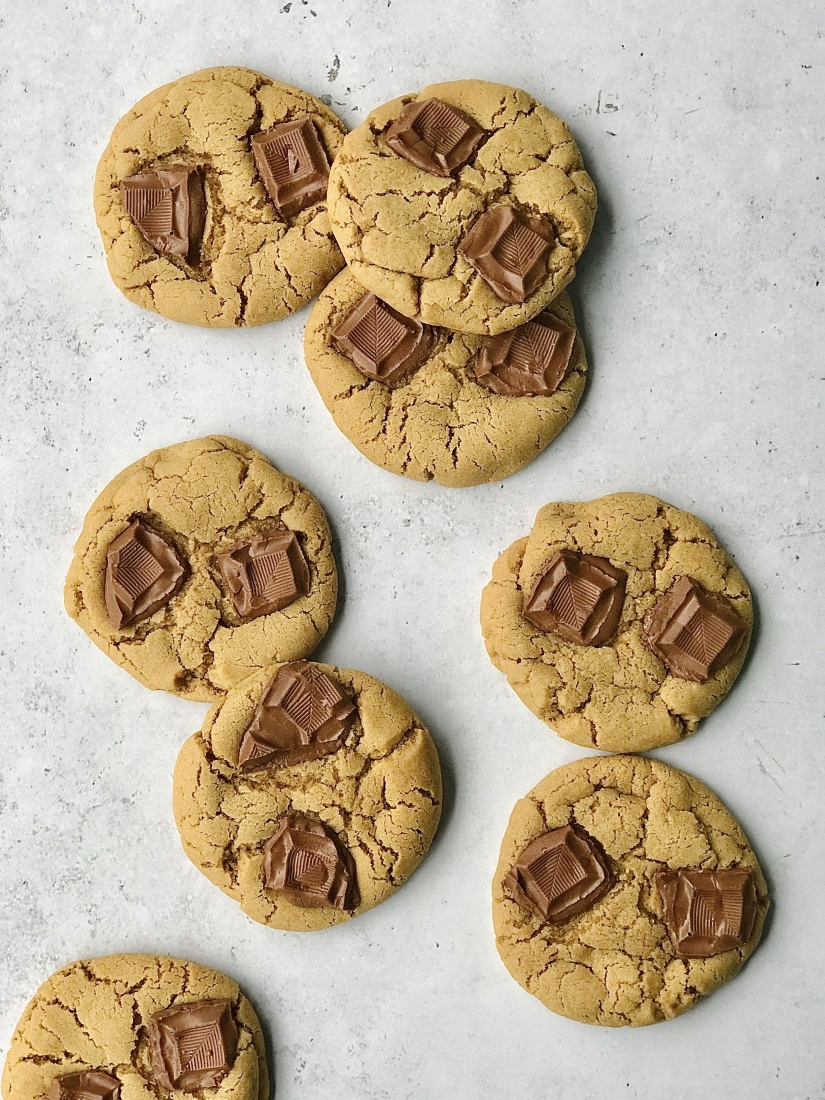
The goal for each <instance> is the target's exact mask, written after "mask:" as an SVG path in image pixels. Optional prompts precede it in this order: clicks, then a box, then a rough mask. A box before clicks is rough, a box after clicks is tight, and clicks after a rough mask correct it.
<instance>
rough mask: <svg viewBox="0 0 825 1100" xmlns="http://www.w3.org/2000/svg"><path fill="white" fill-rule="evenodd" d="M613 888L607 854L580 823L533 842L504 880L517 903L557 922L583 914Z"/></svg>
mask: <svg viewBox="0 0 825 1100" xmlns="http://www.w3.org/2000/svg"><path fill="white" fill-rule="evenodd" d="M612 885H613V875H612V873H611V870H610V866H609V864H608V862H607V859H606V857H605V855H604V853H603V852H602V851H601V849H600V847H599V845H598V844H597V843H596V841H595V840H594V839H593V838H592V837H591V836H589V835H588V834H587V833H586V832H585V831H584V830H583V829H580V828H578V826H575V825H564V826H562V828H560V829H552V830H551V831H550V832H549V833H543V834H542V835H541V836H539V837H536V839H535V840H532V841H530V843H529V844H528V845H527V847H526V848H525V849H524V851H523V852H522V853H521V855H520V856H519V857H518V859H517V860H516V862H515V864H514V865H513V867H512V868H511V870H510V871H509V872H508V874H507V876H506V878H505V879H504V887H505V889H506V890H507V891H508V892H509V894H510V896H511V897H512V898H513V900H514V901H517V902H518V904H519V905H520V906H521V907H522V908H523V909H527V910H528V912H530V913H532V914H533V915H534V916H537V917H539V918H540V919H541V920H545V921H550V923H551V924H561V923H562V922H563V921H566V920H569V919H570V918H571V917H575V916H578V914H579V913H583V912H584V910H585V909H589V908H590V907H591V906H592V905H595V904H596V902H597V901H598V900H599V898H601V897H604V895H605V894H606V893H607V891H608V890H609V889H610V887H611V886H612Z"/></svg>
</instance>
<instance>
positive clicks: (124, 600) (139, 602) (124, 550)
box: [103, 519, 189, 630]
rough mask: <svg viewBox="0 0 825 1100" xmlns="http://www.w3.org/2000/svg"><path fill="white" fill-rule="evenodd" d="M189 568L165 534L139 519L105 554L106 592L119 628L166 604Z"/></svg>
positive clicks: (131, 623) (114, 621) (107, 604)
mask: <svg viewBox="0 0 825 1100" xmlns="http://www.w3.org/2000/svg"><path fill="white" fill-rule="evenodd" d="M188 572H189V568H188V566H187V565H186V563H185V562H184V561H181V558H180V556H179V554H178V552H177V550H176V549H175V547H174V546H173V545H172V544H171V543H170V542H167V541H166V539H165V538H164V537H163V535H161V534H158V532H157V531H153V530H152V528H151V527H147V525H146V524H145V523H144V522H143V520H140V519H136V520H135V521H134V522H133V523H131V524H130V525H129V526H128V527H127V528H126V530H125V531H124V532H123V534H121V535H118V537H117V538H116V539H115V540H114V542H113V543H112V545H111V546H110V547H109V550H108V553H107V554H106V574H105V577H104V582H103V595H104V599H105V601H106V611H107V612H108V614H109V621H110V622H111V624H112V626H113V627H115V629H116V630H121V629H123V627H125V626H132V625H133V624H134V623H138V622H140V621H141V619H148V618H149V616H150V615H154V613H155V612H156V611H157V610H158V609H159V608H161V607H163V606H164V604H167V603H168V602H169V601H170V600H171V599H172V597H173V596H174V595H175V593H176V592H178V591H179V589H180V587H181V585H182V584H183V582H184V581H185V580H186V576H187V574H188Z"/></svg>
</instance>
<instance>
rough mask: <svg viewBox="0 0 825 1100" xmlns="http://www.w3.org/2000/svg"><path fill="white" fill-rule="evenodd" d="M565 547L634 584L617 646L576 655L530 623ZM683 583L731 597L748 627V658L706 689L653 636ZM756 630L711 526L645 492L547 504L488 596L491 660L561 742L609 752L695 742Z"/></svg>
mask: <svg viewBox="0 0 825 1100" xmlns="http://www.w3.org/2000/svg"><path fill="white" fill-rule="evenodd" d="M565 548H568V549H571V550H578V551H581V552H583V553H586V554H595V555H598V556H600V557H605V558H608V559H610V561H611V562H612V563H613V564H614V565H617V566H619V567H620V568H621V569H624V570H625V571H626V572H627V574H628V582H627V594H626V596H625V602H624V609H623V611H622V617H621V621H620V623H619V628H618V631H617V633H616V635H615V637H614V638H613V639H612V640H611V641H610V642H609V644H607V645H603V646H598V647H594V646H577V645H573V644H571V643H569V642H565V641H563V640H562V639H561V638H559V637H558V636H556V635H554V634H549V633H544V632H543V631H541V630H539V629H538V628H537V627H535V626H533V624H532V623H530V622H528V620H527V619H525V618H524V616H523V615H522V607H523V603H524V596H525V593H528V594H529V593H531V592H532V591H533V588H534V586H535V583H536V580H537V579H538V577H539V576H541V574H542V573H543V572H544V570H545V569H546V567H547V564H548V563H549V561H550V559H551V558H552V557H553V556H554V554H555V553H556V552H557V551H558V550H561V549H565ZM680 575H687V576H690V577H693V578H694V579H695V580H698V581H699V582H700V583H701V584H702V585H703V586H704V587H705V588H706V589H708V590H709V591H711V592H720V593H723V594H724V595H725V596H726V597H727V598H728V599H729V600H730V602H731V603H732V605H733V607H734V608H735V610H736V611H737V613H738V614H739V615H740V616H741V617H742V619H744V621H745V622H746V623H747V625H748V634H747V636H746V638H745V641H744V643H743V645H742V648H741V649H740V650H739V652H738V653H737V654H736V655H735V656H734V657H733V658H732V659H731V660H730V661H728V662H727V664H725V665H723V666H722V668H720V669H719V670H718V671H717V672H716V673H714V674H713V675H712V676H710V678H709V679H708V680H706V681H705V682H704V683H691V682H689V681H687V680H680V679H678V678H677V677H675V676H672V675H670V674H669V673H668V670H667V668H666V667H665V665H664V664H663V663H662V661H660V660H659V658H658V657H657V656H656V655H655V654H654V653H653V652H652V651H651V650H650V648H649V647H648V645H647V644H646V642H645V640H644V637H643V632H642V620H643V618H644V616H645V614H646V613H647V612H648V611H649V610H650V608H651V607H652V606H653V605H654V604H655V603H656V601H657V600H658V599H659V597H660V596H661V595H662V594H663V593H664V592H665V590H666V589H667V588H668V586H669V585H670V583H671V581H672V580H673V579H674V578H675V577H677V576H680ZM752 625H753V603H752V600H751V595H750V590H749V589H748V586H747V583H746V581H745V578H744V577H743V576H742V574H741V572H740V571H739V570H738V569H737V568H736V566H735V565H734V564H733V562H732V561H731V559H730V558H729V557H728V555H727V554H726V553H725V551H724V550H723V549H722V547H721V546H720V545H719V543H718V542H717V540H716V537H715V536H714V534H713V532H712V531H711V530H710V528H709V527H707V526H706V525H705V524H704V523H703V522H702V521H701V520H700V519H697V518H696V516H693V515H691V514H690V513H689V512H682V511H680V510H679V509H678V508H674V507H672V506H671V505H669V504H665V503H663V502H662V501H660V500H657V499H656V497H652V496H645V495H643V494H641V493H615V494H613V495H611V496H606V497H601V498H599V499H598V500H594V501H590V502H587V503H581V504H573V503H560V504H548V505H546V506H545V507H544V508H542V509H541V510H540V511H539V513H538V515H537V516H536V521H535V523H534V525H533V530H532V532H531V534H530V536H529V537H528V538H526V539H519V540H518V542H515V543H513V545H512V546H511V547H510V548H509V549H508V550H505V551H504V553H503V554H502V555H501V556H500V557H499V559H498V560H497V561H496V563H495V565H494V566H493V577H492V580H491V581H490V583H489V584H488V585H487V587H486V588H485V589H484V592H483V593H482V598H481V628H482V632H483V634H484V641H485V644H486V646H487V652H488V653H489V655H490V659H491V660H492V662H493V664H494V665H495V666H496V668H498V669H499V670H500V671H501V672H504V673H505V674H506V676H507V679H508V681H509V683H510V686H511V687H512V688H513V690H514V691H515V692H516V694H517V695H518V696H519V698H520V699H521V700H522V702H523V703H525V704H526V705H527V706H528V707H529V708H530V710H532V711H533V713H534V714H536V715H538V717H539V718H541V720H542V721H543V722H546V723H547V725H548V726H550V727H551V728H552V729H554V730H555V731H556V733H558V734H559V735H560V736H561V737H564V738H566V739H567V740H568V741H573V742H574V743H575V744H577V745H584V746H586V747H588V748H599V749H603V750H604V751H606V752H643V751H645V750H647V749H652V748H657V747H659V746H662V745H670V744H672V743H673V742H675V741H680V740H682V739H683V738H685V737H687V736H689V735H690V734H692V733H693V732H694V731H695V730H696V727H697V725H698V723H699V721H700V719H702V718H705V717H707V715H709V714H710V713H711V712H712V711H713V710H714V708H715V707H716V705H717V704H718V703H719V702H720V701H721V699H723V698H724V696H725V695H726V694H727V693H728V691H729V689H730V687H731V686H732V684H733V682H734V680H735V679H736V677H737V676H738V674H739V671H740V669H741V668H742V665H743V663H744V660H745V656H746V654H747V649H748V642H749V640H750V631H751V628H752Z"/></svg>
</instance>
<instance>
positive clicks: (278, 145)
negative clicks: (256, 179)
mask: <svg viewBox="0 0 825 1100" xmlns="http://www.w3.org/2000/svg"><path fill="white" fill-rule="evenodd" d="M252 155H253V156H254V158H255V167H256V168H257V169H258V174H259V175H260V177H261V179H262V180H263V182H264V187H266V189H267V192H268V193H269V197H270V198H271V199H272V201H273V202H274V203H275V206H276V207H277V210H278V213H279V214H280V215H281V217H283V218H294V217H295V215H296V214H299V213H300V212H301V211H302V210H306V208H307V207H308V206H312V204H313V203H315V202H321V200H322V199H325V198H326V197H327V181H328V179H329V160H328V158H327V154H326V150H325V149H324V147H323V145H322V144H321V140H320V137H319V134H318V129H317V127H316V125H315V123H314V122H313V120H312V119H311V118H310V117H309V115H304V116H303V117H302V118H297V119H295V120H294V121H293V122H282V123H280V124H279V125H278V126H273V127H272V129H271V130H264V131H263V132H262V133H260V134H253V135H252Z"/></svg>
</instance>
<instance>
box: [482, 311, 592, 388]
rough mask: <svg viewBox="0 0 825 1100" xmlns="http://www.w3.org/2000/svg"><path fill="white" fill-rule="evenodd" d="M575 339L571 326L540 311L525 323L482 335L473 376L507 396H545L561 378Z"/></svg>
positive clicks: (555, 386)
mask: <svg viewBox="0 0 825 1100" xmlns="http://www.w3.org/2000/svg"><path fill="white" fill-rule="evenodd" d="M575 342H576V332H575V329H572V328H570V327H569V326H568V325H566V324H565V323H564V322H563V321H560V320H559V319H558V317H555V316H554V315H553V314H552V313H540V314H539V315H538V317H534V318H533V320H532V321H528V322H527V324H526V325H519V327H518V328H514V329H511V330H510V331H509V332H504V333H502V334H501V335H500V336H488V337H486V338H485V339H484V341H483V343H482V345H481V351H480V352H479V355H478V358H477V359H476V361H475V372H476V378H477V379H478V381H479V382H481V384H482V385H484V386H486V387H487V389H488V390H492V391H493V393H502V394H506V395H507V396H508V397H526V396H535V397H549V396H550V394H552V393H555V392H556V390H557V389H558V388H559V386H560V385H561V384H562V382H563V381H564V379H565V376H566V374H567V371H568V368H569V366H570V360H571V358H572V356H573V345H574V344H575Z"/></svg>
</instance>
